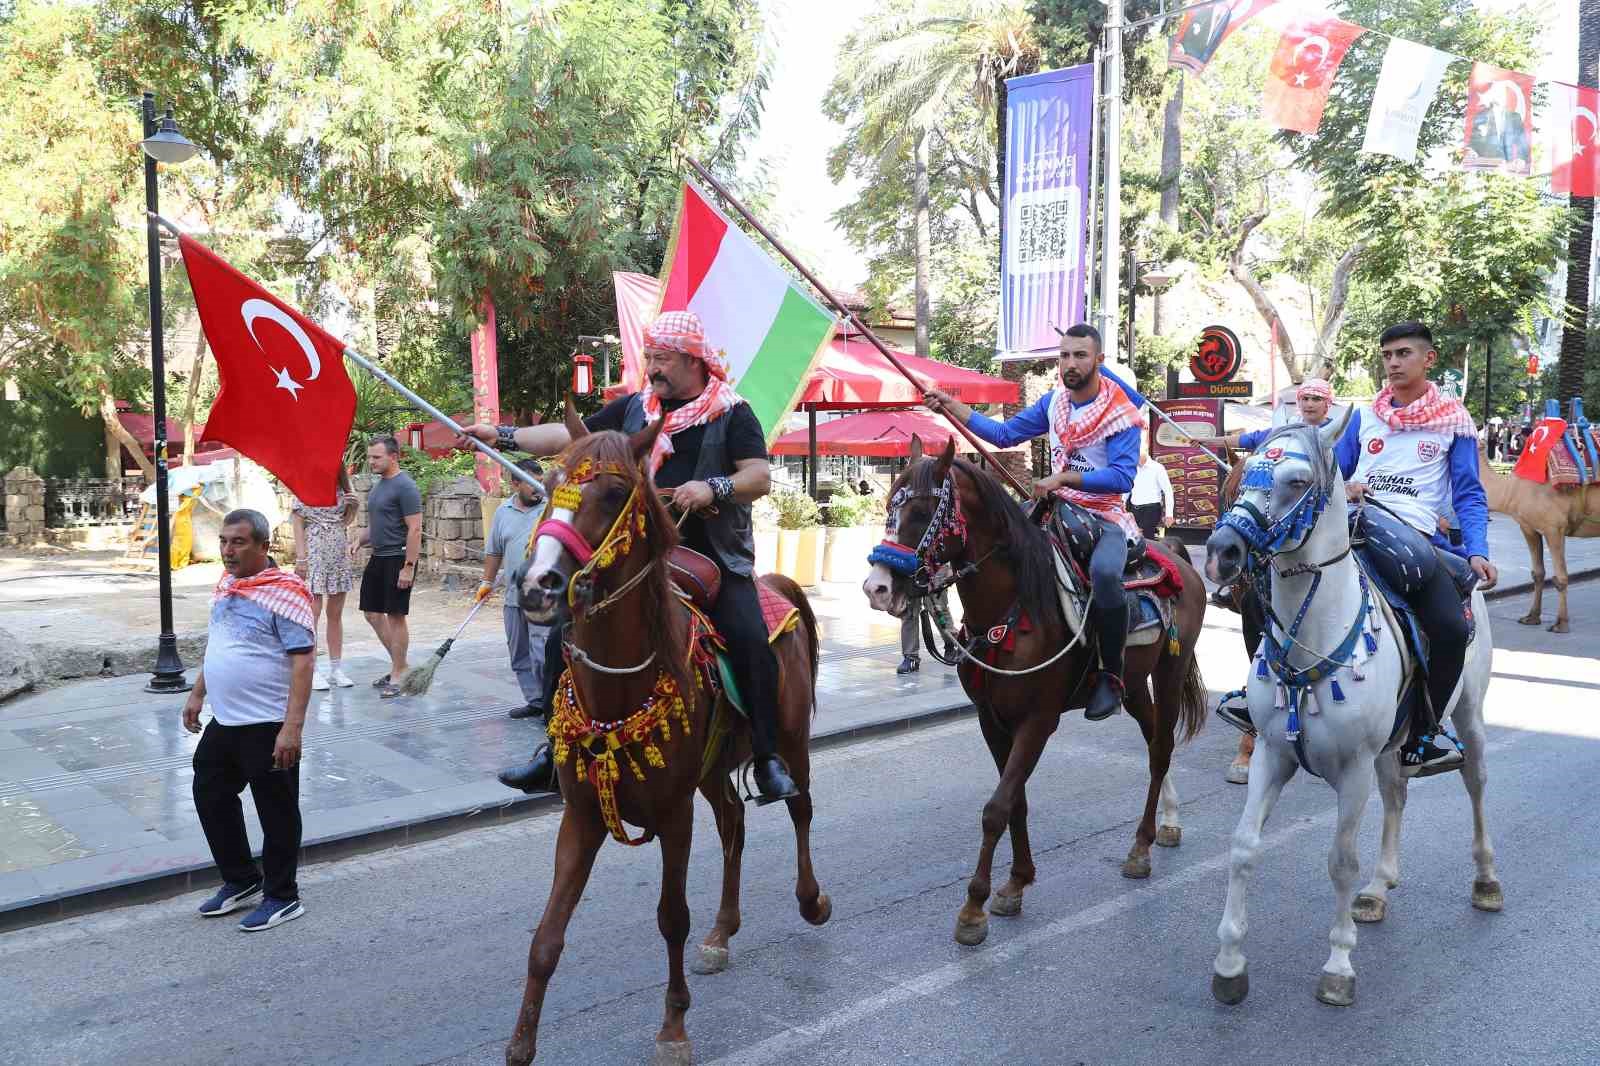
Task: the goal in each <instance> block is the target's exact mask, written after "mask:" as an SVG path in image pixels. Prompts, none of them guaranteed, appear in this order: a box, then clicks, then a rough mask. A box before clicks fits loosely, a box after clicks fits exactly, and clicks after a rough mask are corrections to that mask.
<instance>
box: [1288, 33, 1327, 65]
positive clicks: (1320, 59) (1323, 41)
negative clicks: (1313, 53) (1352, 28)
mask: <svg viewBox="0 0 1600 1066" xmlns="http://www.w3.org/2000/svg"><path fill="white" fill-rule="evenodd" d="M1313 45H1315V46H1316V48H1317V50H1318V51H1319V52H1320V53H1321V55H1319V56H1317V63H1316V65H1317V66H1319V67H1320V66H1322V64H1324V63H1326V62H1327V61H1328V53H1329V52H1331V51H1332V50H1333V46H1332V45H1330V44H1329V43H1328V39H1327V38H1326V37H1323V36H1321V35H1320V34H1315V33H1313V34H1312V35H1311V36H1309V37H1307V38H1306V39H1305V40H1303V41H1301V42H1300V43H1299V44H1297V45H1295V46H1294V63H1295V66H1299V65H1300V53H1301V52H1303V51H1305V50H1306V49H1308V48H1310V47H1312V46H1313Z"/></svg>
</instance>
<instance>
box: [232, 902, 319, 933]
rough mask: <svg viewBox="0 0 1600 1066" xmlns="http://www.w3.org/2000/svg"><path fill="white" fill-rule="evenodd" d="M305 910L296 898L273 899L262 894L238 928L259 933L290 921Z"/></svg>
mask: <svg viewBox="0 0 1600 1066" xmlns="http://www.w3.org/2000/svg"><path fill="white" fill-rule="evenodd" d="M305 912H306V909H305V907H304V906H302V905H301V903H300V901H299V900H297V899H273V898H272V897H271V896H263V897H262V899H261V903H260V904H259V905H258V906H257V907H256V909H255V910H253V911H251V912H250V913H249V914H247V915H245V917H244V921H242V922H240V923H239V928H240V929H243V930H244V931H245V932H247V933H259V932H261V931H262V930H263V929H271V928H272V927H273V926H275V925H282V924H283V923H284V922H292V921H294V920H295V919H296V918H298V917H300V916H301V915H302V914H304V913H305Z"/></svg>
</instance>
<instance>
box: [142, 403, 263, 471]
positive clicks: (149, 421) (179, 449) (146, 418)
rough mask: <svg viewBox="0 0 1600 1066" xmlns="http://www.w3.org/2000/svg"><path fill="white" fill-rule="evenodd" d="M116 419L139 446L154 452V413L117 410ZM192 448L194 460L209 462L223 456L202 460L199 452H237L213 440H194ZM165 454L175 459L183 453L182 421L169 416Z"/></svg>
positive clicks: (209, 456) (198, 431)
mask: <svg viewBox="0 0 1600 1066" xmlns="http://www.w3.org/2000/svg"><path fill="white" fill-rule="evenodd" d="M117 421H118V422H121V423H122V428H123V429H125V430H127V431H128V433H129V434H130V435H132V437H133V439H134V440H136V441H138V442H139V447H141V448H143V449H144V450H145V451H146V452H147V453H150V454H152V455H153V454H154V452H155V441H156V416H155V415H148V414H142V413H140V412H137V411H118V412H117ZM196 432H197V433H204V432H205V427H204V426H198V427H196ZM194 450H195V454H196V462H207V463H209V462H211V461H212V460H214V459H220V458H224V456H219V455H208V456H206V458H205V459H204V460H201V459H199V453H200V452H215V451H219V450H227V453H228V455H230V456H231V455H236V454H238V453H237V452H234V451H232V450H231V449H228V446H227V445H225V444H223V443H221V442H220V441H214V440H209V441H208V440H197V441H195V442H194ZM167 454H168V455H171V456H173V457H174V458H175V459H177V458H179V457H181V456H182V455H183V423H182V422H177V421H174V420H173V419H170V418H169V419H167Z"/></svg>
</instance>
